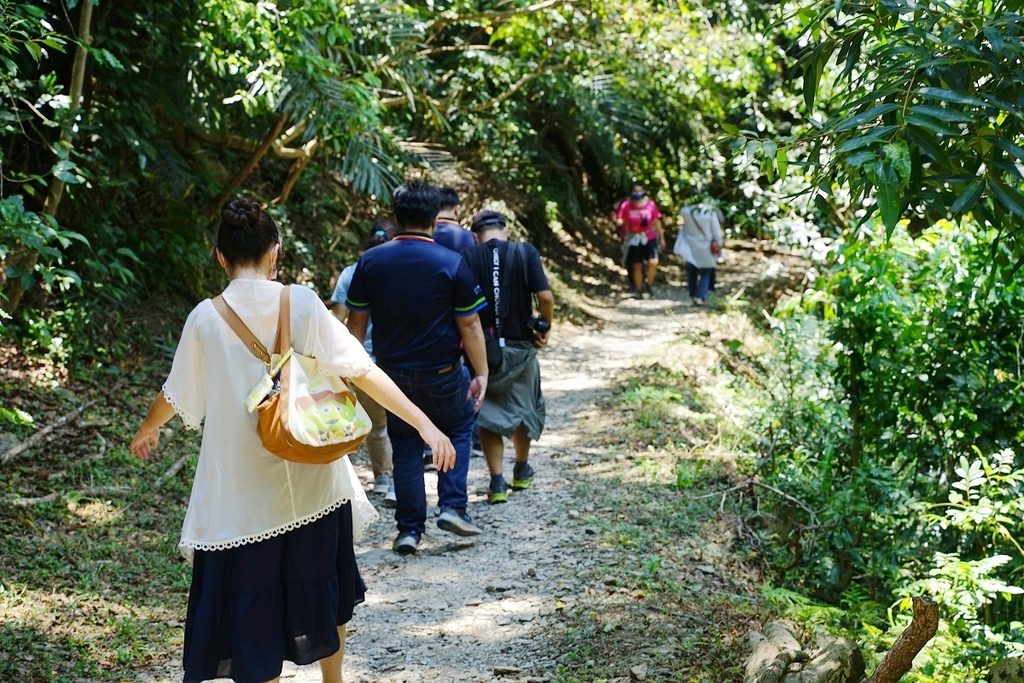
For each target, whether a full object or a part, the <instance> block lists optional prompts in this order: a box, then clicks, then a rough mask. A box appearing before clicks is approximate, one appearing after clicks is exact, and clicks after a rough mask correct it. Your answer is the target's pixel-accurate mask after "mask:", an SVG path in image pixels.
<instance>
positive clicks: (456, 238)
mask: <svg viewBox="0 0 1024 683" xmlns="http://www.w3.org/2000/svg"><path fill="white" fill-rule="evenodd" d="M434 241H435V242H437V243H438V244H440V245H441V246H442V247H447V248H448V249H451V250H452V251H454V252H456V253H462V251H463V250H464V249H468V248H469V247H472V246H473V245H475V244H476V238H474V237H473V233H471V232H470V231H469V230H466V229H465V228H463V227H462V226H461V225H459V224H458V223H453V222H451V221H445V220H440V221H438V222H437V224H436V225H435V226H434Z"/></svg>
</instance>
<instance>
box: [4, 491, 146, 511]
mask: <svg viewBox="0 0 1024 683" xmlns="http://www.w3.org/2000/svg"><path fill="white" fill-rule="evenodd" d="M129 490H130V489H128V488H127V487H125V486H93V487H92V488H87V489H82V490H81V491H77V492H76V493H77V495H78V496H79V497H80V498H97V497H99V496H120V495H124V494H126V493H128V492H129ZM71 495H72V494H71V493H60V492H57V491H54V492H53V493H48V494H46V495H45V496H38V497H36V498H15V499H14V500H12V501H10V503H11V505H14V506H17V507H30V506H32V505H45V504H46V503H52V502H54V501H57V500H60V499H61V498H68V497H70V496H71Z"/></svg>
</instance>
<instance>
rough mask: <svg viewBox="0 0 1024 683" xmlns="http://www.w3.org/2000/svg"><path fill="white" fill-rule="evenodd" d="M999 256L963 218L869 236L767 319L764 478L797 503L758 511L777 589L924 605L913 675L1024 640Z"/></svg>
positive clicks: (1003, 275)
mask: <svg viewBox="0 0 1024 683" xmlns="http://www.w3.org/2000/svg"><path fill="white" fill-rule="evenodd" d="M993 244H995V246H993ZM1005 249H1006V247H1004V246H1000V244H999V243H998V242H996V241H995V240H993V235H992V233H991V232H989V231H988V230H986V229H983V228H980V227H977V226H973V225H971V224H969V223H964V224H963V225H962V226H961V228H960V229H955V226H953V225H951V224H947V223H940V224H938V225H936V226H935V227H934V228H932V229H929V230H927V231H925V232H924V233H922V234H921V235H920V236H919V237H916V238H915V237H912V236H910V235H908V234H907V233H906V232H905V231H904V230H902V229H900V228H898V229H897V230H896V231H895V233H894V234H893V237H892V239H891V240H886V239H885V238H884V237H873V236H872V235H871V234H870V233H868V232H866V231H865V232H864V233H862V234H860V235H858V236H857V239H855V240H850V241H846V242H843V243H842V244H840V245H839V246H838V247H837V249H836V250H835V252H834V259H833V264H832V268H831V270H830V272H828V273H827V274H826V275H825V276H823V279H822V281H821V282H820V283H819V287H818V290H817V291H816V292H814V293H812V294H811V295H809V296H807V297H804V298H803V299H802V300H800V301H791V302H788V303H787V304H785V305H783V306H781V307H780V308H779V309H778V310H777V311H776V315H775V317H774V318H773V321H772V324H773V330H774V336H775V339H776V342H777V345H776V351H775V354H774V357H773V358H772V359H771V362H770V363H768V367H770V368H771V371H770V373H769V377H768V379H767V381H766V384H765V389H764V392H765V393H764V394H763V395H762V396H761V398H760V399H759V400H760V401H761V404H762V405H764V406H767V407H768V409H767V410H765V411H764V412H763V413H762V414H761V415H762V417H761V420H762V422H761V425H760V431H761V432H762V434H763V443H762V444H761V448H762V451H763V453H764V459H763V462H762V463H761V467H760V473H761V476H762V477H764V480H765V481H766V482H767V483H770V484H771V485H773V486H775V487H777V488H779V489H781V490H785V491H786V492H787V493H789V494H790V495H792V496H793V497H794V498H796V499H798V500H799V501H801V502H803V503H804V504H805V507H801V506H798V505H795V504H793V503H791V502H790V501H787V500H785V499H776V498H772V499H771V500H767V501H766V508H767V509H768V510H770V511H771V512H772V518H771V520H770V521H769V522H768V523H767V524H766V525H765V528H764V533H765V534H766V535H768V536H770V537H771V538H772V540H773V541H774V542H773V543H772V544H771V545H770V547H772V548H773V552H774V553H775V555H776V557H775V561H774V562H773V563H772V565H773V566H774V567H776V568H777V576H776V581H778V582H779V583H780V584H781V585H783V586H790V587H795V588H799V589H800V590H802V591H804V592H806V593H810V594H811V595H813V596H815V597H816V598H818V599H819V600H822V601H825V602H826V603H831V604H841V603H843V602H844V601H849V600H850V597H851V596H859V597H856V598H855V600H854V601H855V602H873V603H875V604H882V605H884V604H889V603H892V602H893V601H894V600H897V599H899V598H901V597H902V596H909V595H917V594H924V595H929V596H932V597H933V598H934V599H936V600H937V601H938V602H939V603H940V605H941V607H942V614H943V629H942V631H941V633H940V637H939V638H938V639H937V640H936V643H935V644H934V645H933V646H932V647H931V648H930V649H929V650H928V652H929V653H930V654H929V655H928V656H929V657H931V658H932V660H933V661H934V663H935V664H934V666H931V667H925V668H923V669H922V671H924V673H922V674H921V675H922V676H925V677H924V678H919V679H918V680H921V681H925V680H928V681H932V680H934V681H950V682H951V681H961V680H975V678H972V677H973V676H975V673H976V672H979V671H983V670H984V669H985V667H986V666H987V665H988V664H990V663H991V662H992V658H993V657H994V656H997V655H1005V654H1009V653H1011V652H1015V651H1017V650H1018V648H1019V647H1020V646H1019V645H1018V643H1017V639H1018V634H1019V631H1020V626H1019V624H1018V623H1017V622H1019V621H1020V619H1021V616H1022V614H1024V602H1022V601H1021V597H1020V596H1021V594H1022V590H1021V589H1020V588H1018V587H1017V586H1018V585H1019V584H1020V583H1021V574H1022V572H1024V552H1022V549H1021V546H1020V544H1019V541H1018V537H1019V536H1020V534H1021V531H1022V527H1024V505H1022V503H1021V502H1020V501H1021V499H1022V495H1021V494H1022V493H1024V492H1022V481H1024V461H1022V459H1021V458H1020V457H1019V456H1017V455H1015V453H1021V452H1024V451H1022V450H1021V447H1022V446H1024V432H1022V430H1021V425H1020V423H1019V420H1018V419H1016V417H1017V416H1019V415H1020V414H1024V413H1022V411H1024V395H1022V392H1021V391H1020V388H1021V383H1022V377H1021V365H1020V359H1021V342H1022V336H1021V335H1022V333H1021V330H1024V297H1022V289H1021V287H1020V286H1019V285H1018V284H1017V283H1016V282H1015V281H1014V279H1013V278H1012V277H1010V276H1009V273H1010V272H1012V269H1013V267H1014V262H1013V260H1012V259H1011V258H1010V254H1009V253H1008V252H1006V251H1005ZM987 453H995V455H991V456H988V455H984V454H987ZM897 613H898V614H899V615H900V616H899V617H898V618H897V617H893V618H892V624H891V625H892V632H897V633H898V631H899V630H900V625H901V624H904V623H905V619H906V615H905V610H904V611H903V612H897ZM868 621H869V622H872V623H875V624H877V623H878V621H879V620H878V619H877V617H876V618H875V619H874V620H870V619H869V620H868ZM892 632H890V634H891V633H892ZM861 635H862V637H864V638H865V639H866V640H868V641H871V642H874V643H876V644H878V645H879V647H881V646H882V645H883V644H884V642H885V639H886V638H888V637H890V635H886V634H883V633H882V632H881V631H880V630H877V629H876V630H871V629H865V630H863V632H862V634H861ZM974 643H985V644H986V645H985V650H984V651H983V649H982V648H981V647H975V646H974V645H973V644H974ZM929 672H931V673H929Z"/></svg>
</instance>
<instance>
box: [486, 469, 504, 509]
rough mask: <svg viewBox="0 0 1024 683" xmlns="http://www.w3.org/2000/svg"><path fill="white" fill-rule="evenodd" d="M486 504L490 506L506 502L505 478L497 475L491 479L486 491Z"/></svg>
mask: <svg viewBox="0 0 1024 683" xmlns="http://www.w3.org/2000/svg"><path fill="white" fill-rule="evenodd" d="M487 502H488V503H490V504H491V505H496V504H498V503H507V502H508V484H507V483H506V482H505V477H502V476H501V475H498V476H497V477H493V478H492V479H491V485H490V487H489V488H488V490H487Z"/></svg>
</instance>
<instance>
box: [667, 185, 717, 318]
mask: <svg viewBox="0 0 1024 683" xmlns="http://www.w3.org/2000/svg"><path fill="white" fill-rule="evenodd" d="M679 215H680V218H682V227H680V229H679V236H678V237H677V238H676V244H675V247H674V248H673V251H674V252H675V253H676V254H677V255H678V256H680V257H682V258H683V259H684V260H685V261H686V276H687V278H686V279H687V286H688V288H689V293H690V299H691V300H692V301H693V303H694V304H695V305H697V306H701V305H703V304H704V303H705V302H706V301H707V299H708V292H710V290H711V287H712V285H713V283H714V278H715V268H717V267H718V258H719V255H720V254H721V253H722V241H723V237H722V218H721V212H719V211H718V209H715V208H713V207H710V206H704V205H697V206H684V207H683V209H682V210H681V211H680V212H679Z"/></svg>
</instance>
